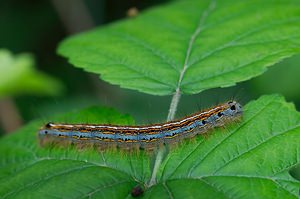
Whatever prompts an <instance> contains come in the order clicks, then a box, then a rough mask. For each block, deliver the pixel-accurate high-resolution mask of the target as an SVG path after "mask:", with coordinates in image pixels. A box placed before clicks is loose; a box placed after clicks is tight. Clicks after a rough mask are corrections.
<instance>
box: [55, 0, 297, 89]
mask: <svg viewBox="0 0 300 199" xmlns="http://www.w3.org/2000/svg"><path fill="white" fill-rule="evenodd" d="M299 32H300V4H299V1H298V0H248V1H234V0H226V1H217V0H204V1H199V0H184V1H183V0H178V1H175V2H173V3H170V4H168V5H164V6H160V7H155V8H153V9H150V10H148V11H145V12H143V13H142V14H140V15H139V16H137V17H136V18H130V19H126V20H122V21H119V22H116V23H113V24H110V25H107V26H105V27H103V28H97V29H94V30H91V31H88V32H86V33H82V34H79V35H76V36H72V37H70V38H68V39H66V40H65V41H63V42H62V44H61V45H60V47H59V49H58V53H59V54H61V55H63V56H65V57H66V58H68V60H69V61H70V63H72V64H73V65H75V66H77V67H80V68H83V69H84V70H86V71H89V72H93V73H96V74H99V75H101V78H102V79H103V80H105V81H107V82H110V83H112V84H117V85H120V86H121V87H124V88H130V89H135V90H138V91H141V92H145V93H149V94H154V95H169V94H172V93H174V92H175V91H176V90H179V91H181V93H184V94H194V93H199V92H201V91H203V90H206V89H209V88H215V87H227V86H232V85H234V84H236V83H237V82H240V81H244V80H248V79H250V78H252V77H255V76H257V75H259V74H261V73H263V72H264V71H266V68H267V67H268V66H271V65H273V64H274V63H276V62H279V61H280V60H282V59H284V58H286V57H289V56H291V55H293V54H296V53H299V51H300V47H299V46H300V45H299V44H300V36H299Z"/></svg>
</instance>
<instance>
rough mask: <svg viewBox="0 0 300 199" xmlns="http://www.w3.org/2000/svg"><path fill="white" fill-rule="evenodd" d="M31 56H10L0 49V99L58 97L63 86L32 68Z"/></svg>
mask: <svg viewBox="0 0 300 199" xmlns="http://www.w3.org/2000/svg"><path fill="white" fill-rule="evenodd" d="M34 65H35V63H34V58H33V56H32V55H31V54H25V53H24V54H19V55H16V56H14V55H12V54H11V53H10V52H9V51H8V50H5V49H0V71H1V74H0V97H7V96H15V95H21V94H31V95H58V94H60V93H61V92H62V89H63V85H62V84H61V83H60V82H59V81H58V80H56V79H54V78H52V77H50V76H48V75H46V74H45V73H42V72H38V71H36V70H35V68H34Z"/></svg>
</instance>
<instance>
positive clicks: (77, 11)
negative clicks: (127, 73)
mask: <svg viewBox="0 0 300 199" xmlns="http://www.w3.org/2000/svg"><path fill="white" fill-rule="evenodd" d="M167 1H168V0H121V1H120V0H119V1H117V0H85V1H80V0H52V1H50V0H9V1H5V0H1V6H0V27H1V29H0V48H6V49H8V50H10V51H12V52H13V53H23V52H30V53H33V54H34V55H35V58H36V63H37V64H36V66H37V68H38V70H40V71H44V72H46V73H47V74H49V75H51V76H53V77H56V78H57V79H59V80H60V81H62V82H63V84H64V86H65V91H64V93H63V94H62V95H60V96H57V97H45V96H44V97H40V96H13V97H12V98H10V100H11V101H12V102H13V103H14V105H15V107H16V110H17V114H18V115H19V118H20V122H22V124H26V123H27V122H29V121H31V120H33V119H43V120H45V121H47V118H50V117H51V116H52V115H54V114H59V113H63V112H67V111H71V110H76V109H80V108H83V107H88V106H91V105H99V106H110V107H114V108H115V109H117V110H118V111H120V112H121V113H128V114H130V115H132V116H133V117H134V118H135V120H136V121H137V123H138V124H146V123H154V122H161V121H164V120H165V119H166V117H167V113H168V108H169V104H170V101H171V96H165V97H161V96H152V95H148V94H143V93H139V92H137V91H134V90H128V89H121V88H119V87H118V86H115V85H110V84H108V83H106V82H103V81H102V80H100V79H99V78H98V76H97V75H95V74H91V73H87V72H84V71H83V70H81V69H77V68H74V67H73V66H71V65H70V64H68V63H67V61H66V59H64V58H62V57H60V56H58V55H57V54H56V48H57V46H58V44H59V42H60V41H62V40H63V39H65V38H66V37H68V36H69V35H71V34H75V33H77V32H81V31H84V30H88V29H92V28H93V27H94V26H103V25H105V24H107V23H111V22H113V21H116V20H120V19H122V18H126V17H128V16H127V12H128V10H129V9H130V8H134V7H135V8H137V9H138V10H139V12H141V11H142V10H144V9H147V8H149V7H152V6H155V5H159V4H162V3H166V2H167ZM299 61H300V57H299V56H294V57H292V58H289V59H287V60H285V61H283V62H281V63H279V64H277V65H276V66H274V67H272V68H270V70H269V71H268V72H266V73H265V74H264V75H262V76H260V77H257V78H254V79H252V80H250V81H247V82H242V83H239V84H238V85H237V86H234V87H230V88H223V89H211V90H209V91H205V92H202V93H201V94H198V95H192V96H183V97H182V98H181V102H180V104H179V109H178V112H177V117H180V116H183V115H187V114H190V113H192V112H195V111H198V110H199V109H201V108H205V107H209V106H211V105H214V104H216V103H218V102H223V101H226V100H228V99H232V98H233V99H236V100H238V101H241V103H242V104H245V103H247V102H248V101H249V100H252V99H256V98H258V97H259V96H260V95H263V94H270V93H281V94H283V95H284V96H285V97H286V98H287V100H288V101H293V102H294V103H295V104H296V105H297V107H299V106H300V92H299V91H300V84H299V83H298V79H299V76H300V67H299ZM0 72H1V71H0ZM0 100H1V99H0ZM1 111H2V112H3V110H0V112H1ZM4 114H6V113H4ZM7 115H8V114H7ZM11 119H12V120H14V119H15V118H11ZM84 122H85V121H83V123H84ZM18 126H19V125H15V126H13V127H12V128H11V129H15V128H17V127H18ZM6 131H7V130H5V128H3V125H0V134H2V135H3V134H4V133H5V132H6Z"/></svg>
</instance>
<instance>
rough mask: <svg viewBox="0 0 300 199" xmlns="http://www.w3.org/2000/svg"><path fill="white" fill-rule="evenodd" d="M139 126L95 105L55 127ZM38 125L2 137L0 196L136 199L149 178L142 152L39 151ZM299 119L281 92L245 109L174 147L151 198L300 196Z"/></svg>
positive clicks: (147, 161) (147, 191)
mask: <svg viewBox="0 0 300 199" xmlns="http://www.w3.org/2000/svg"><path fill="white" fill-rule="evenodd" d="M87 120H88V121H89V122H90V123H95V122H98V123H118V124H133V120H132V119H131V118H130V117H129V116H124V115H120V114H118V113H117V112H116V111H114V110H112V109H106V108H96V107H94V108H90V109H87V110H84V111H81V112H78V113H70V114H67V115H65V116H62V117H58V118H56V119H55V118H54V119H53V120H52V121H53V122H59V121H60V122H61V121H68V122H72V123H74V122H86V121H87ZM42 123H43V122H41V121H37V122H33V123H31V124H29V125H27V126H26V127H24V128H23V129H21V130H20V131H19V132H17V133H15V134H13V135H10V136H6V137H4V138H2V139H1V140H0V154H1V156H0V195H1V196H2V198H41V197H42V198H62V197H67V198H130V197H131V196H130V192H131V190H132V189H133V187H135V186H136V185H138V184H142V185H143V184H146V183H148V181H149V179H150V176H151V175H150V174H151V173H150V163H151V161H150V159H151V156H150V155H149V154H147V153H144V152H143V151H140V152H139V153H128V152H124V151H119V150H112V151H111V150H110V151H104V152H98V151H95V150H91V149H89V150H83V151H79V150H77V149H74V148H72V147H65V148H64V147H59V148H50V147H46V148H40V147H39V146H38V141H37V139H36V134H37V131H38V129H39V127H40V126H41V125H42ZM299 142H300V114H299V112H297V111H296V110H295V107H294V105H293V104H290V103H287V102H285V100H284V99H283V98H282V97H280V96H278V95H270V96H263V97H261V98H260V99H258V100H256V101H252V102H250V103H249V104H247V105H246V106H245V107H244V115H243V118H242V121H240V122H238V123H235V124H231V125H229V126H227V127H226V128H225V129H215V130H213V131H212V132H211V133H210V135H209V136H207V137H206V138H203V137H201V136H197V138H196V139H195V140H190V141H188V140H187V141H184V142H183V143H182V144H179V145H178V146H170V153H169V154H168V155H167V156H166V158H165V159H164V161H163V163H162V165H161V166H160V168H159V171H158V174H157V176H156V177H157V184H155V185H154V186H152V187H150V188H146V189H145V193H144V197H145V198H188V197H189V198H264V199H265V198H297V196H298V192H299V187H300V182H299V181H298V180H296V179H294V178H292V177H291V176H290V174H289V170H290V169H291V168H292V167H293V166H294V165H296V164H299V163H300V153H299V151H300V145H299Z"/></svg>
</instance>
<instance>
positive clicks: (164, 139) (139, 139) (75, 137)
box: [38, 101, 243, 149]
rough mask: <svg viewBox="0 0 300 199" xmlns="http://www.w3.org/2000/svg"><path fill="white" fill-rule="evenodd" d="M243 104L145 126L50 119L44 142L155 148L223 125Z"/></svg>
mask: <svg viewBox="0 0 300 199" xmlns="http://www.w3.org/2000/svg"><path fill="white" fill-rule="evenodd" d="M242 112H243V111H242V106H241V105H240V104H239V103H238V102H236V101H229V102H226V103H223V104H220V105H218V106H215V107H213V108H210V109H207V110H204V111H201V112H198V113H195V114H192V115H189V116H187V117H184V118H182V119H180V120H175V121H171V122H166V123H161V124H153V125H146V126H122V125H109V124H58V123H48V124H46V125H45V126H44V127H42V128H41V129H40V130H39V132H38V135H39V139H40V142H41V144H42V145H45V144H47V143H58V144H59V143H68V144H77V145H79V146H85V145H86V146H95V147H97V148H100V149H105V148H109V147H113V146H117V147H119V148H123V149H132V148H140V149H154V148H156V147H158V146H160V145H162V144H169V143H176V142H179V141H181V140H183V139H185V138H191V137H194V136H196V135H197V134H205V133H207V132H208V130H210V129H212V128H215V127H219V126H224V125H225V124H226V123H228V122H230V121H234V120H237V119H238V118H240V116H241V115H242Z"/></svg>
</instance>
